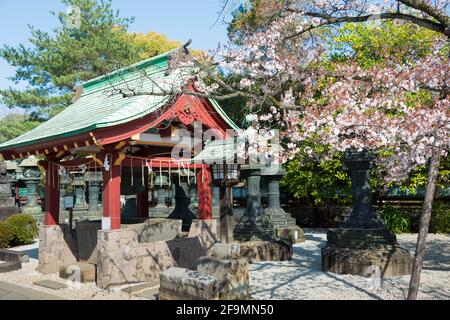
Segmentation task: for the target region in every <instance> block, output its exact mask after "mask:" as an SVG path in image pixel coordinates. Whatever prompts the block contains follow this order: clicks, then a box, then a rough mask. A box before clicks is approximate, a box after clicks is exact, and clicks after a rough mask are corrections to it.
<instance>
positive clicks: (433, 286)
mask: <svg viewBox="0 0 450 320" xmlns="http://www.w3.org/2000/svg"><path fill="white" fill-rule="evenodd" d="M305 237H306V242H304V243H301V244H298V245H295V246H294V256H293V258H292V260H291V261H286V262H264V263H256V264H252V265H251V267H250V270H251V271H250V287H251V291H252V296H253V298H254V299H281V300H290V299H292V300H296V299H302V300H304V299H325V300H345V299H357V300H359V299H361V300H363V299H405V298H406V295H407V293H408V285H409V278H410V277H409V276H403V277H393V278H386V279H384V280H383V281H382V282H381V283H376V282H375V283H371V282H370V281H369V280H368V279H367V278H364V277H358V276H351V275H336V274H332V273H326V272H322V271H321V270H320V269H321V257H320V248H321V247H323V246H325V242H326V234H325V231H322V230H310V229H305ZM397 238H398V240H399V242H400V244H401V245H402V246H403V247H404V248H406V249H408V250H410V251H411V252H414V249H415V243H416V241H417V234H404V235H398V236H397ZM36 245H37V244H34V245H31V246H28V247H24V248H15V249H16V250H20V251H22V250H25V251H28V250H29V251H30V253H31V252H33V250H35V248H36ZM37 266H38V261H37V260H36V259H34V258H32V257H30V261H29V262H28V263H24V264H23V267H22V269H20V270H17V271H13V272H8V273H0V280H3V281H6V282H10V283H13V284H16V285H20V286H23V287H25V288H31V289H35V290H40V291H43V292H46V293H50V294H53V295H58V296H61V297H63V298H65V299H80V300H84V299H93V300H128V299H134V300H142V298H139V297H136V296H132V295H130V294H128V293H125V292H122V291H118V290H114V291H106V290H100V289H98V288H97V287H96V286H95V284H94V283H89V284H79V285H78V286H75V287H74V286H70V283H69V282H65V283H66V284H68V285H69V287H68V288H66V289H61V290H58V291H55V290H51V289H46V288H43V287H39V286H36V285H33V282H34V281H36V280H44V279H50V280H54V281H58V282H64V280H62V279H61V278H59V276H58V274H52V275H42V274H40V273H39V272H37V271H36V269H37ZM379 284H380V285H381V286H378V285H379ZM419 299H443V300H449V299H450V236H449V235H436V234H430V235H428V245H427V251H426V256H425V262H424V268H423V270H422V277H421V286H420V290H419Z"/></svg>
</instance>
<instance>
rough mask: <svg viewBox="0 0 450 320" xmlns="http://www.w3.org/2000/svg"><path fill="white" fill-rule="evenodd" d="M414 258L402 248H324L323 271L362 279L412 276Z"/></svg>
mask: <svg viewBox="0 0 450 320" xmlns="http://www.w3.org/2000/svg"><path fill="white" fill-rule="evenodd" d="M412 264H413V256H412V255H411V253H409V251H408V250H405V249H403V248H401V247H398V246H397V247H393V248H389V249H388V248H386V249H385V248H379V249H356V248H339V247H336V246H329V245H327V246H326V247H325V248H322V270H323V271H325V272H333V273H338V274H352V275H357V276H362V277H374V276H375V277H379V278H383V277H392V276H403V275H408V274H411V271H412Z"/></svg>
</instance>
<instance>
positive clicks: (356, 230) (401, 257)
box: [322, 152, 412, 277]
mask: <svg viewBox="0 0 450 320" xmlns="http://www.w3.org/2000/svg"><path fill="white" fill-rule="evenodd" d="M373 160H374V157H373V156H372V155H371V154H370V153H368V152H347V153H346V154H345V157H344V165H345V168H346V170H347V171H348V173H349V174H350V177H351V180H352V196H353V208H352V210H351V213H350V214H349V215H347V217H345V219H344V220H343V221H341V222H340V223H339V227H338V228H336V229H330V230H328V233H327V240H328V241H327V244H326V247H325V248H322V270H323V271H329V272H334V273H339V274H353V275H359V276H366V277H371V276H374V275H379V277H384V276H398V275H406V274H410V273H411V269H412V255H411V254H410V253H409V252H408V251H407V250H405V249H403V248H401V247H400V246H399V245H398V243H397V239H396V236H395V234H393V233H391V232H390V231H389V230H387V228H386V227H385V225H384V222H383V221H382V220H381V219H380V218H379V217H378V215H377V214H376V212H375V211H374V209H373V207H372V190H371V187H370V183H369V181H370V170H371V169H372V168H373Z"/></svg>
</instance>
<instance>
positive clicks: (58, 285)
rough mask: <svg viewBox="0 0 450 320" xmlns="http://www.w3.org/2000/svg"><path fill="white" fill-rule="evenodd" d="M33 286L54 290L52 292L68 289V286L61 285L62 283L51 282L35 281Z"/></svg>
mask: <svg viewBox="0 0 450 320" xmlns="http://www.w3.org/2000/svg"><path fill="white" fill-rule="evenodd" d="M33 284H35V285H37V286H40V287H44V288H48V289H52V290H60V289H65V288H67V285H66V284H64V283H61V282H56V281H51V280H40V281H35V282H33Z"/></svg>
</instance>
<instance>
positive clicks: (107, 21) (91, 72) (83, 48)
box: [0, 0, 177, 117]
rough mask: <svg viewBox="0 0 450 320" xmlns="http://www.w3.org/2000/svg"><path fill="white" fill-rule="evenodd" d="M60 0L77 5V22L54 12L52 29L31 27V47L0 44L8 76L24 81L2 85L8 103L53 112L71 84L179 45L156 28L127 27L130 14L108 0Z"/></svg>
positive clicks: (67, 99)
mask: <svg viewBox="0 0 450 320" xmlns="http://www.w3.org/2000/svg"><path fill="white" fill-rule="evenodd" d="M61 1H62V3H64V4H65V5H68V6H69V5H70V6H71V7H72V8H79V9H80V17H81V19H79V20H78V21H80V22H81V23H80V24H79V25H78V26H75V27H74V24H73V23H68V22H71V21H72V20H71V19H72V18H73V19H76V18H77V15H76V14H73V15H69V14H68V13H66V12H60V13H53V12H52V14H53V15H54V16H56V17H57V18H58V19H59V22H60V25H59V26H58V27H57V28H55V29H54V30H53V31H52V32H46V31H42V30H39V29H36V28H34V27H30V32H31V35H30V42H31V44H32V47H31V48H28V47H25V46H24V45H22V44H21V45H19V46H17V47H12V46H6V45H5V46H3V48H1V49H0V57H2V58H4V59H5V60H6V61H7V62H8V63H9V64H10V65H11V66H13V67H15V69H16V71H15V75H14V76H12V77H11V78H10V79H11V80H12V81H14V82H16V83H18V82H25V83H26V84H28V86H27V87H26V89H24V90H19V89H14V88H8V89H5V90H0V97H1V100H2V102H3V103H4V104H5V105H7V106H8V107H21V108H24V109H26V110H27V111H29V112H31V113H32V114H33V113H36V114H37V115H38V116H44V117H51V116H53V115H55V114H56V113H58V112H60V111H61V110H62V109H64V108H65V107H66V106H67V105H68V104H69V103H70V100H71V98H72V96H73V88H74V86H76V85H78V84H80V83H81V82H83V81H86V80H89V79H92V78H95V77H97V76H99V75H103V74H105V73H108V72H110V71H113V70H116V69H117V68H119V67H122V66H124V65H129V64H131V63H134V62H137V61H139V60H141V59H144V58H148V57H150V56H152V55H155V54H159V53H161V52H163V51H166V50H167V49H169V48H173V47H175V46H176V45H177V43H175V42H170V41H168V40H167V38H165V37H164V36H161V35H157V34H155V33H149V34H146V35H145V34H130V33H127V29H128V27H129V25H130V24H131V23H132V22H133V19H132V18H121V17H120V16H119V13H118V11H115V10H113V9H112V7H111V0H61Z"/></svg>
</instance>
